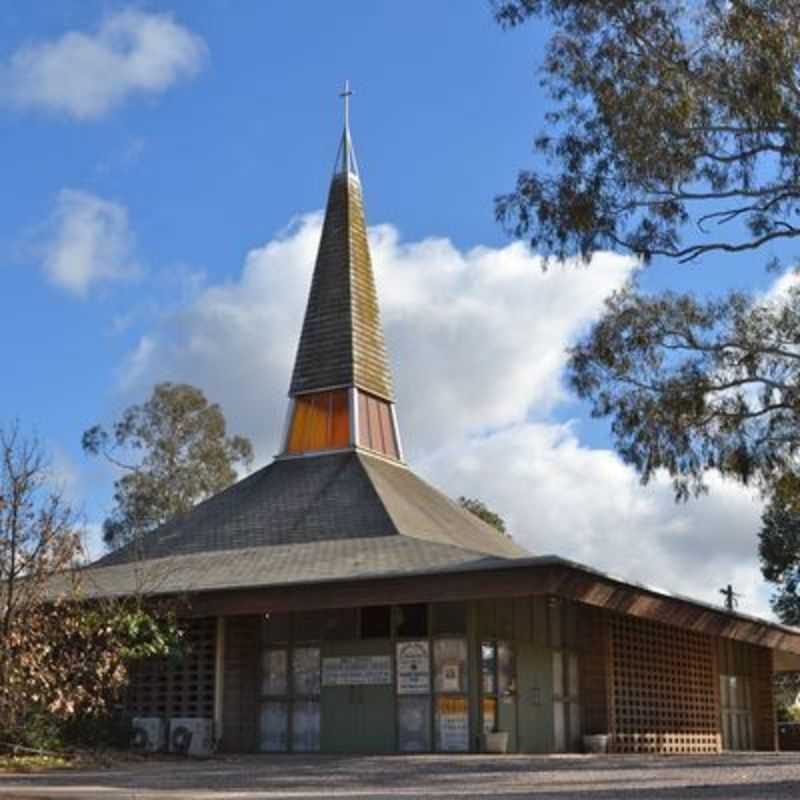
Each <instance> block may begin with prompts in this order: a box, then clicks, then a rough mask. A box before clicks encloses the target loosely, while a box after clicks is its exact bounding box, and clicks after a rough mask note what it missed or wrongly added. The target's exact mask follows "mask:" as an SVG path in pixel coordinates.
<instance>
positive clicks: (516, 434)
mask: <svg viewBox="0 0 800 800" xmlns="http://www.w3.org/2000/svg"><path fill="white" fill-rule="evenodd" d="M320 223H321V218H320V215H319V214H312V215H307V216H305V217H302V218H299V219H298V220H297V222H296V223H295V224H294V225H293V226H291V227H290V228H289V229H287V231H285V232H283V233H282V234H281V235H280V236H278V237H276V238H275V239H273V240H272V241H270V242H269V243H268V244H267V245H265V246H264V247H261V248H258V249H256V250H253V251H251V252H250V253H249V254H248V255H247V257H246V259H245V265H244V269H243V271H242V274H241V276H240V277H239V278H237V279H236V280H233V281H231V282H230V283H227V284H225V285H221V286H213V287H209V288H207V289H206V290H204V291H202V292H200V293H199V294H198V295H197V296H196V297H195V298H194V299H193V300H192V301H190V302H189V303H188V304H187V305H186V306H185V307H184V308H183V309H182V310H181V311H179V312H177V313H172V314H170V315H169V316H168V317H167V318H166V319H165V320H164V322H163V324H162V325H161V326H159V327H156V328H155V329H154V330H150V331H149V332H148V333H147V334H146V335H145V336H143V337H142V339H141V341H140V344H139V347H138V348H137V349H136V351H135V352H134V353H133V354H132V355H131V357H130V359H129V361H128V362H127V364H126V365H125V367H124V369H123V371H122V389H123V399H124V400H126V401H127V400H128V399H132V398H133V397H140V396H141V395H143V394H144V393H146V392H147V391H149V389H150V387H151V385H152V383H154V382H155V381H157V380H162V379H166V378H170V379H172V380H185V381H190V382H193V383H195V384H197V385H199V386H201V387H203V389H204V390H205V391H206V392H207V394H208V395H209V397H211V398H212V399H213V400H215V401H218V402H220V403H221V404H222V407H223V408H224V410H225V412H226V415H227V417H228V419H229V422H230V423H231V429H232V430H235V431H237V432H243V433H245V434H246V435H248V436H250V437H251V438H252V439H253V440H254V443H255V444H256V448H257V454H258V458H259V459H260V460H261V461H266V460H268V458H269V457H270V456H271V455H273V454H274V453H275V451H276V450H277V447H278V437H279V434H280V429H281V426H282V422H283V417H284V413H285V409H286V390H287V387H288V383H289V377H290V372H291V367H292V362H293V358H294V354H295V347H296V343H297V337H298V334H299V330H300V325H301V321H302V314H303V310H304V307H305V300H306V293H307V291H308V286H309V283H310V274H311V269H312V266H313V262H314V257H315V254H316V248H317V244H318V241H319V234H320ZM370 238H371V245H372V255H373V262H374V264H375V269H376V273H377V281H378V287H379V293H380V299H381V307H382V311H383V318H384V323H385V327H386V332H387V340H388V347H389V351H390V355H391V357H392V361H393V366H394V375H395V384H396V390H397V394H398V413H399V417H400V425H401V429H402V432H403V434H404V440H405V445H406V450H407V453H409V454H410V456H411V461H412V462H413V464H414V466H416V467H417V468H418V469H419V470H420V472H421V473H422V474H424V475H426V476H427V477H428V478H429V479H430V480H431V481H432V482H434V483H435V484H438V485H440V486H442V488H444V489H445V490H447V491H448V493H450V494H451V495H452V496H457V495H460V494H465V495H471V496H476V497H480V498H482V499H483V500H485V501H486V502H487V503H488V504H489V505H490V506H492V507H493V508H495V509H496V510H498V511H499V512H501V513H502V514H503V515H504V516H505V517H506V518H507V520H508V522H509V523H510V527H511V529H512V531H513V533H514V536H515V538H516V539H517V540H518V541H519V542H520V543H521V544H523V545H525V546H526V547H528V548H529V549H530V550H532V551H533V552H535V553H539V554H543V553H557V554H559V555H562V556H564V557H568V558H572V559H575V560H578V561H582V562H585V563H587V564H589V565H591V566H594V567H597V568H599V569H603V570H608V571H613V572H615V573H617V574H620V575H622V576H624V577H627V578H630V579H633V580H638V581H642V582H650V583H656V584H659V585H661V586H663V587H665V588H667V589H669V590H671V591H674V592H678V593H686V594H689V595H692V596H696V597H701V598H703V599H705V600H708V601H712V602H718V601H719V600H720V599H721V598H720V597H719V595H718V593H717V589H718V588H719V587H720V586H722V585H724V584H727V583H729V582H730V583H733V584H734V586H735V587H736V589H737V591H740V592H741V593H742V594H744V595H745V597H744V598H743V603H742V608H743V609H748V610H750V611H754V612H766V611H767V610H768V609H767V605H766V602H765V598H766V593H765V590H764V588H763V583H762V582H761V579H760V577H759V574H758V568H757V564H756V554H755V548H756V544H755V532H756V530H757V527H758V514H759V503H758V501H757V500H756V499H754V498H753V497H751V496H750V495H749V494H748V493H747V492H746V491H745V490H743V489H740V488H739V487H737V486H733V485H730V484H725V483H722V482H721V481H712V484H713V486H712V492H711V494H710V496H708V497H706V498H703V499H701V500H699V501H693V502H691V503H688V504H685V505H675V503H674V501H673V499H672V493H671V491H670V487H669V486H668V484H667V483H666V482H664V483H659V482H656V483H655V484H653V485H652V486H650V487H646V488H643V487H642V486H641V485H640V484H639V482H638V479H637V477H636V475H635V474H634V473H633V471H632V470H631V469H630V468H628V467H626V466H625V465H624V464H623V463H622V462H621V461H620V460H619V458H618V457H617V456H616V455H615V454H614V453H613V452H611V451H609V450H607V449H599V448H592V447H588V446H585V445H583V444H582V443H581V442H580V440H579V438H578V431H579V430H580V429H579V425H578V424H577V423H574V424H572V423H567V424H565V423H559V422H555V421H554V420H553V412H554V411H556V410H558V411H560V412H561V415H562V416H563V408H564V406H563V402H564V400H565V393H564V389H563V387H562V383H561V380H562V372H563V368H564V364H565V360H566V355H565V349H566V347H567V346H568V345H569V344H570V343H571V342H572V341H574V339H575V337H576V336H577V335H578V334H579V333H580V331H581V330H582V329H583V328H584V327H585V326H586V325H588V324H589V323H590V322H591V321H592V320H593V319H595V318H596V317H597V315H598V314H599V313H600V312H601V309H602V304H603V300H604V298H605V297H606V296H607V295H608V294H609V293H610V292H611V291H613V290H614V289H616V288H619V287H620V286H621V285H622V284H623V283H624V282H625V281H626V280H627V279H628V278H629V277H630V275H631V273H632V271H633V269H634V265H633V263H632V262H631V261H630V260H627V259H623V258H619V257H616V256H611V255H605V256H601V257H599V258H598V259H596V260H595V262H594V263H593V264H592V266H591V267H589V268H588V269H584V268H581V267H575V266H565V267H554V268H552V269H551V270H550V271H548V272H545V273H543V272H542V270H541V262H540V260H539V259H538V258H537V257H535V256H533V255H531V254H530V252H529V251H528V250H527V249H526V248H525V247H523V246H522V245H519V244H513V245H509V246H507V247H501V248H476V249H473V250H469V251H466V252H464V251H460V250H459V249H458V248H456V247H455V246H454V245H453V244H452V243H451V242H449V241H448V240H446V239H426V240H424V241H420V242H403V241H402V240H401V239H400V237H399V234H398V232H397V230H396V229H394V228H393V227H391V226H388V225H384V226H378V227H375V228H372V229H371V230H370Z"/></svg>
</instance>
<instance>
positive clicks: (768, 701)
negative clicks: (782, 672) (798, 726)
mask: <svg viewBox="0 0 800 800" xmlns="http://www.w3.org/2000/svg"><path fill="white" fill-rule="evenodd" d="M773 660H774V654H773V652H772V650H769V649H767V648H766V647H754V648H753V738H754V744H755V747H756V750H777V749H778V728H777V724H776V721H775V689H774V683H773Z"/></svg>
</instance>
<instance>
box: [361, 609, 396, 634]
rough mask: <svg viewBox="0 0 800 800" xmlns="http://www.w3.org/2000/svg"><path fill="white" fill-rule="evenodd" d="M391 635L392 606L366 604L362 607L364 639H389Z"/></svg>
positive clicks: (362, 632)
mask: <svg viewBox="0 0 800 800" xmlns="http://www.w3.org/2000/svg"><path fill="white" fill-rule="evenodd" d="M391 635H392V607H391V606H366V607H365V608H362V609H361V638H362V639H388V638H389V637H390V636H391Z"/></svg>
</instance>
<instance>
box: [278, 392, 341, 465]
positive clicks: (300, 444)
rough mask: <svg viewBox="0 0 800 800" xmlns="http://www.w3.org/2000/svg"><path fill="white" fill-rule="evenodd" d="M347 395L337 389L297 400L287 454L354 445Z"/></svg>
mask: <svg viewBox="0 0 800 800" xmlns="http://www.w3.org/2000/svg"><path fill="white" fill-rule="evenodd" d="M347 391H348V390H347V389H334V390H332V391H328V392H316V393H314V394H304V395H300V396H299V397H296V398H295V400H294V408H293V411H292V422H291V426H290V428H289V437H288V440H287V442H286V452H287V453H306V452H313V451H315V450H337V449H341V448H344V447H347V446H348V445H349V444H350V407H349V400H348V396H347Z"/></svg>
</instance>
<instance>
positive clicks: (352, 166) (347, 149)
mask: <svg viewBox="0 0 800 800" xmlns="http://www.w3.org/2000/svg"><path fill="white" fill-rule="evenodd" d="M352 96H353V90H352V89H351V88H350V81H345V82H344V89H342V91H341V92H339V97H341V98H342V100H344V131H343V133H342V143H341V144H340V145H339V152H338V153H337V154H336V167H335V169H334V174H337V175H354V176H356V177H358V165H357V164H356V156H355V153H354V152H353V143H352V142H351V141H350V98H351V97H352Z"/></svg>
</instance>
